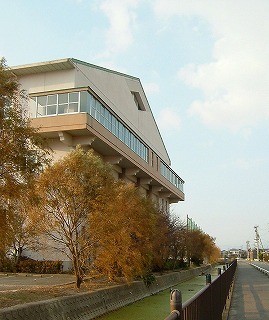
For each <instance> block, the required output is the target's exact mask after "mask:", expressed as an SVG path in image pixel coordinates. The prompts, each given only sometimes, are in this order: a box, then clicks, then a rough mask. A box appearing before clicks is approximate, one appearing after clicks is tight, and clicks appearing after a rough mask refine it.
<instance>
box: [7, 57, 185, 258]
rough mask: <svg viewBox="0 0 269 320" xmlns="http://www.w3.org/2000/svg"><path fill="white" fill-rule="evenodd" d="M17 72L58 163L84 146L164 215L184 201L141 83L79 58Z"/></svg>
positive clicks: (19, 68) (36, 122) (35, 121)
mask: <svg viewBox="0 0 269 320" xmlns="http://www.w3.org/2000/svg"><path fill="white" fill-rule="evenodd" d="M12 71H13V72H14V73H15V74H16V75H17V77H18V79H19V82H20V83H21V86H22V89H25V90H26V91H27V92H28V94H29V96H30V107H29V110H28V111H29V114H30V117H31V118H32V124H33V126H34V127H39V128H40V132H41V134H42V135H43V136H44V137H46V138H50V147H51V148H52V150H53V151H54V157H55V159H59V158H61V157H63V156H64V155H66V154H67V153H68V152H69V151H70V150H72V149H73V148H74V147H75V146H76V145H78V144H80V145H81V146H82V147H83V148H84V149H85V150H87V149H90V148H91V149H93V150H94V151H95V152H96V154H98V155H99V156H100V157H101V158H102V159H103V160H104V161H107V162H109V163H111V164H112V165H113V168H114V176H115V178H116V179H123V180H126V181H131V182H133V183H135V184H136V185H137V186H138V187H139V189H140V191H141V193H142V194H144V195H145V196H148V197H150V198H152V199H153V200H154V201H156V202H158V203H159V204H160V206H161V208H162V209H163V210H169V206H170V204H171V203H176V202H179V201H183V200H184V192H183V184H184V181H183V180H182V179H181V177H180V176H179V175H178V174H177V173H176V172H175V171H173V170H172V168H171V162H170V158H169V155H168V153H167V150H166V148H165V145H164V142H163V140H162V137H161V135H160V132H159V130H158V127H157V124H156V122H155V120H154V117H153V114H152V111H151V109H150V106H149V103H148V100H147V98H146V95H145V92H144V90H143V87H142V85H141V82H140V80H139V79H138V78H136V77H133V76H130V75H126V74H123V73H120V72H116V71H112V70H108V69H105V68H102V67H99V66H95V65H92V64H89V63H86V62H83V61H79V60H76V59H63V60H56V61H48V62H41V63H34V64H29V65H21V66H16V67H13V68H12ZM57 257H58V256H57Z"/></svg>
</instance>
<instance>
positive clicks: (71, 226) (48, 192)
mask: <svg viewBox="0 0 269 320" xmlns="http://www.w3.org/2000/svg"><path fill="white" fill-rule="evenodd" d="M113 183H114V178H113V176H112V173H111V167H110V165H108V164H105V163H104V162H103V161H102V160H101V158H99V157H98V156H96V155H94V153H93V151H88V152H87V153H86V152H84V151H83V149H81V148H80V147H78V148H76V150H73V151H72V152H70V153H69V154H67V155H66V156H65V157H64V158H63V159H61V160H59V161H58V162H55V163H54V164H53V165H52V166H50V167H48V168H47V169H46V170H45V171H44V172H43V173H42V174H41V176H40V178H39V180H38V183H37V188H36V190H37V192H38V201H37V204H38V206H37V210H36V211H35V212H34V216H33V219H35V223H36V225H38V226H39V229H40V232H43V233H44V234H46V235H47V236H48V237H49V238H50V239H52V240H53V241H54V243H55V245H56V247H57V249H58V250H61V251H62V252H64V253H65V254H66V255H67V256H68V257H69V258H70V259H71V260H72V263H73V269H74V273H75V276H76V280H77V281H76V284H77V287H78V288H79V287H80V285H81V283H82V281H83V278H84V276H85V270H86V269H87V268H88V267H89V258H90V255H91V252H92V239H91V235H90V233H89V232H90V231H91V229H90V228H88V225H89V219H90V215H91V213H92V211H93V208H94V207H96V202H97V201H98V202H100V201H102V200H103V201H106V199H107V197H106V195H107V194H109V192H110V191H111V188H112V186H113Z"/></svg>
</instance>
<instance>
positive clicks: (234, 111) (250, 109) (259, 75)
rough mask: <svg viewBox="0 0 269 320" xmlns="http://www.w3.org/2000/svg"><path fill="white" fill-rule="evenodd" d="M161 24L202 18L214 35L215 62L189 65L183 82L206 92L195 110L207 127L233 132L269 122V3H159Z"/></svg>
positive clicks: (185, 0) (211, 0)
mask: <svg viewBox="0 0 269 320" xmlns="http://www.w3.org/2000/svg"><path fill="white" fill-rule="evenodd" d="M154 4H155V12H156V14H157V15H158V17H160V18H162V19H169V18H170V17H172V16H174V15H178V16H180V15H188V16H199V17H200V18H202V19H205V20H206V21H207V22H208V23H209V25H210V26H211V28H212V32H213V34H214V41H215V42H214V46H213V52H212V56H213V61H211V62H209V63H204V64H200V65H191V64H190V65H187V66H185V67H183V68H182V69H181V70H180V71H179V77H180V78H181V80H183V81H184V82H186V83H187V84H188V85H189V86H192V87H195V88H198V89H199V90H201V91H202V93H203V96H204V98H203V99H202V100H196V101H194V102H193V103H192V105H191V107H190V113H191V114H192V115H195V116H198V117H200V118H201V119H202V120H203V121H204V122H205V123H206V124H208V125H212V126H224V127H226V128H229V129H232V130H239V129H242V128H245V127H252V126H255V125H256V124H257V123H258V122H260V121H262V120H264V119H268V118H269V94H268V86H269V72H268V70H269V59H268V56H269V38H268V33H269V19H268V17H267V13H268V11H269V2H268V1H267V0H261V1H259V2H255V1H252V0H249V1H244V0H238V1H236V2H235V1H231V0H227V1H221V0H206V1H195V0H182V1H178V0H157V1H155V2H154Z"/></svg>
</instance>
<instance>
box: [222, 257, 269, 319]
mask: <svg viewBox="0 0 269 320" xmlns="http://www.w3.org/2000/svg"><path fill="white" fill-rule="evenodd" d="M238 262H239V263H238V268H237V271H236V278H235V283H234V291H233V296H232V301H231V307H230V312H229V316H228V319H229V320H241V319H248V320H269V278H268V276H266V275H264V274H263V273H261V272H260V271H258V270H256V269H255V268H254V267H252V266H251V265H249V263H248V262H243V261H238Z"/></svg>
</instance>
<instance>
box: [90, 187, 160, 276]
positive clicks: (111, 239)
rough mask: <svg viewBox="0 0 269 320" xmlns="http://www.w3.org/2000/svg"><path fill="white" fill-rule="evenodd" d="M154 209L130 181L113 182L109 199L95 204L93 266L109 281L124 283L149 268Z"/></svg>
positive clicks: (141, 274)
mask: <svg viewBox="0 0 269 320" xmlns="http://www.w3.org/2000/svg"><path fill="white" fill-rule="evenodd" d="M156 212H157V210H156V209H155V206H154V204H153V203H152V202H151V200H149V199H147V198H145V197H143V196H142V195H141V194H140V193H139V191H138V189H137V188H136V187H135V186H134V185H133V184H131V183H126V182H123V181H118V182H115V186H114V188H113V190H112V191H111V193H110V200H109V201H101V202H99V203H97V207H96V210H95V211H94V213H93V215H92V216H91V219H90V223H89V228H90V229H91V234H92V235H93V238H94V241H93V242H94V244H95V246H94V248H95V261H94V266H95V268H97V269H98V270H99V271H100V272H102V273H103V274H105V275H107V276H108V278H109V279H110V280H114V279H115V278H116V277H124V278H125V279H126V280H127V282H130V281H132V280H133V279H134V278H135V277H137V276H141V277H142V276H143V275H145V274H146V273H147V272H149V271H150V269H151V262H152V256H153V252H152V239H153V232H154V228H155V217H156Z"/></svg>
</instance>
